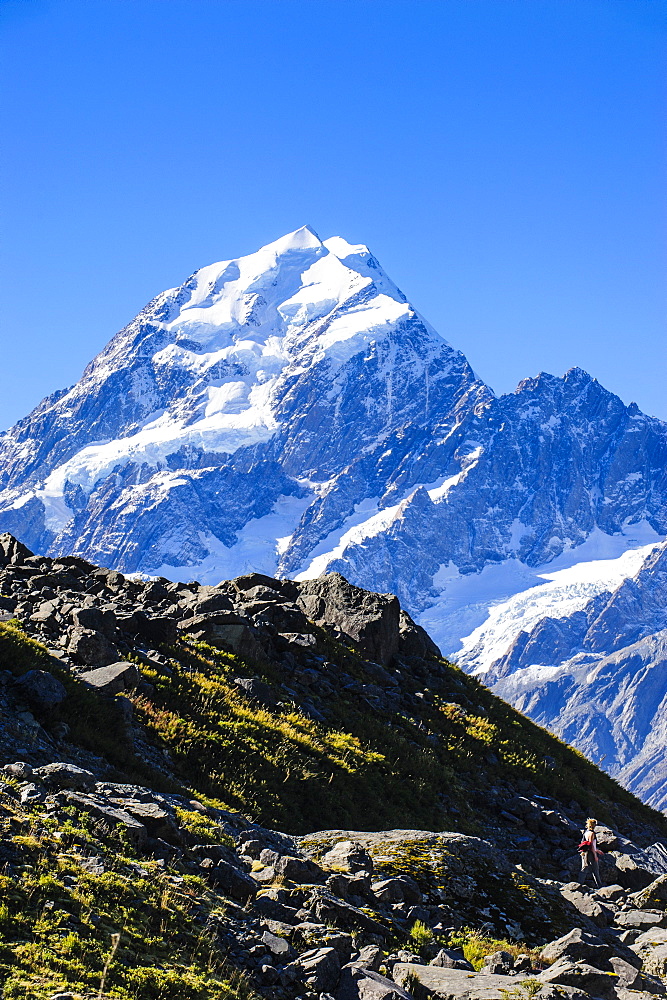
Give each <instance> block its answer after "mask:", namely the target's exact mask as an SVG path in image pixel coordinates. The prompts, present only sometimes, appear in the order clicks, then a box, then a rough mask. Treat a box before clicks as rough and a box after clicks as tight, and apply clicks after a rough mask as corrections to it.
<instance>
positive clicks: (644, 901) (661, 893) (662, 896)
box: [630, 875, 667, 910]
mask: <svg viewBox="0 0 667 1000" xmlns="http://www.w3.org/2000/svg"><path fill="white" fill-rule="evenodd" d="M630 902H632V903H634V905H635V906H636V907H637V909H638V910H643V909H644V907H646V906H649V907H651V906H653V907H655V906H659V905H660V904H661V903H662V904H663V905H664V904H665V903H667V875H659V876H658V878H657V879H655V880H654V881H653V882H651V884H650V885H647V886H646V888H645V889H641V890H640V891H639V892H635V893H633V894H632V896H631V897H630Z"/></svg>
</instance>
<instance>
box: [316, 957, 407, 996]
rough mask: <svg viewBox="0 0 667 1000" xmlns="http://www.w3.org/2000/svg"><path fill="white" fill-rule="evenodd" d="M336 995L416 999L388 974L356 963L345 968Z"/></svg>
mask: <svg viewBox="0 0 667 1000" xmlns="http://www.w3.org/2000/svg"><path fill="white" fill-rule="evenodd" d="M335 996H336V1000H414V998H413V996H412V994H411V993H408V992H407V991H406V990H404V989H402V988H401V987H400V986H398V985H397V984H396V983H394V982H392V981H391V980H390V979H387V978H386V976H382V975H380V973H379V972H375V970H373V969H360V968H358V967H356V964H355V965H353V966H347V967H346V968H344V969H343V971H342V973H341V977H340V982H339V984H338V989H337V990H336V994H335Z"/></svg>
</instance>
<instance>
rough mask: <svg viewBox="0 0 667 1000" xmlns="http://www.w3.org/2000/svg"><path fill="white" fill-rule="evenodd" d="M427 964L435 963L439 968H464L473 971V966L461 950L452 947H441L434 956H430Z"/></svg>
mask: <svg viewBox="0 0 667 1000" xmlns="http://www.w3.org/2000/svg"><path fill="white" fill-rule="evenodd" d="M428 964H429V965H436V966H437V967H438V968H439V969H466V970H467V971H468V972H474V971H475V967H474V966H473V965H472V964H471V963H470V962H469V961H468V959H467V958H466V957H465V956H464V954H463V952H462V951H456V950H454V949H453V948H441V949H440V951H439V952H438V954H437V955H436V956H435V958H432V959H431V961H430V962H429V963H428Z"/></svg>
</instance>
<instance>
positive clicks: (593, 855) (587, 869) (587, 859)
mask: <svg viewBox="0 0 667 1000" xmlns="http://www.w3.org/2000/svg"><path fill="white" fill-rule="evenodd" d="M596 826H597V820H596V819H587V820H586V827H585V829H584V830H583V831H582V834H581V843H580V844H579V847H578V848H577V850H578V851H579V853H580V854H581V875H580V877H579V881H580V882H583V879H584V873H585V874H586V875H588V874H590V873H591V872H592V874H593V882H594V883H595V886H596V888H597V889H599V888H600V887H601V885H602V882H601V880H600V864H599V861H598V858H601V857H602V851H599V850H598V842H597V838H596V836H595V827H596Z"/></svg>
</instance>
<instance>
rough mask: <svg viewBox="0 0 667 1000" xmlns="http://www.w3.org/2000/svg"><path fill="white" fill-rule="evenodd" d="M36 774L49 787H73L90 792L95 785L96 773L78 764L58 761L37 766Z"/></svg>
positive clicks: (76, 789) (75, 789)
mask: <svg viewBox="0 0 667 1000" xmlns="http://www.w3.org/2000/svg"><path fill="white" fill-rule="evenodd" d="M33 774H35V775H36V776H37V777H38V778H39V780H40V781H41V782H43V783H44V784H45V785H46V787H47V788H49V789H52V788H71V789H73V790H74V791H77V792H89V791H92V790H93V788H94V787H95V775H94V774H93V773H92V771H86V770H85V768H83V767H77V766H76V764H66V763H64V762H56V763H53V764H44V765H43V767H36V768H35V770H34V772H33Z"/></svg>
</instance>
